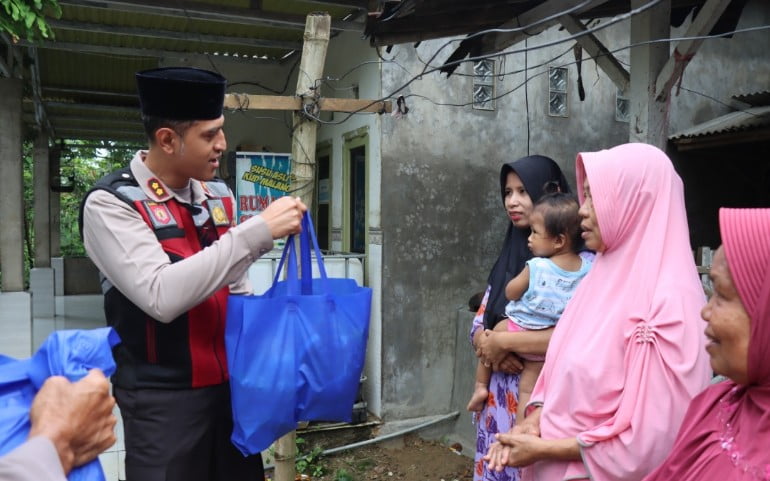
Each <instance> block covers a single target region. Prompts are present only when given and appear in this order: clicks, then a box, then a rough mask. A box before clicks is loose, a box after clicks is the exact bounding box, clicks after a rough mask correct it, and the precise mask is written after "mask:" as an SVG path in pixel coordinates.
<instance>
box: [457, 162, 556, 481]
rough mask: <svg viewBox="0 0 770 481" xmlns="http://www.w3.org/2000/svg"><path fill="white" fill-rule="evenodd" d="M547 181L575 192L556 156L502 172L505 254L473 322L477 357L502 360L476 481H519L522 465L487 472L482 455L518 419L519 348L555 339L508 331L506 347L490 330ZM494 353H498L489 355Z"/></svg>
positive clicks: (524, 256)
mask: <svg viewBox="0 0 770 481" xmlns="http://www.w3.org/2000/svg"><path fill="white" fill-rule="evenodd" d="M548 182H557V183H558V184H559V189H560V190H561V191H562V192H570V188H569V185H568V184H567V181H566V179H565V178H564V174H563V173H562V172H561V169H559V166H558V165H556V162H554V161H553V160H552V159H550V158H548V157H544V156H542V155H531V156H528V157H523V158H521V159H519V160H516V161H514V162H509V163H506V164H503V166H502V169H501V170H500V193H501V196H502V200H503V206H504V207H505V210H506V213H507V214H508V217H509V218H510V220H511V222H510V224H508V230H507V232H506V234H505V242H504V243H503V248H502V250H501V251H500V256H499V257H498V259H497V261H496V262H495V265H494V267H493V268H492V271H491V272H490V273H489V278H488V282H489V286H488V287H487V291H486V294H485V296H484V300H483V301H482V304H481V307H480V308H479V310H478V312H477V314H476V317H475V318H474V320H473V328H472V329H471V340H472V343H473V346H474V348H475V349H476V353H477V355H480V354H481V353H482V351H483V352H484V354H485V357H497V358H500V359H501V360H500V361H499V362H497V363H496V364H494V365H493V369H494V372H493V373H492V378H491V379H490V382H489V397H488V399H487V402H486V403H485V405H484V408H483V409H482V410H481V412H479V414H478V417H477V421H478V422H477V432H476V457H475V466H474V476H473V479H474V481H482V480H485V479H492V478H493V479H495V480H498V481H518V480H519V470H518V468H512V467H508V468H506V470H505V471H503V472H499V473H498V472H494V473H488V475H489V476H492V478H489V476H485V474H487V473H486V465H485V463H484V461H483V460H482V459H481V458H482V457H483V456H484V455H485V454H486V453H487V451H488V449H489V445H490V444H491V443H493V442H494V441H495V434H497V433H500V432H502V433H505V432H507V431H508V430H510V429H511V428H512V427H513V426H514V425H515V423H516V406H517V399H518V393H519V375H518V372H519V371H520V370H521V367H522V365H521V363H520V362H519V361H518V357H517V356H516V354H515V352H521V353H526V354H543V353H544V352H545V349H546V347H547V345H548V340H549V339H550V335H551V329H548V330H546V331H528V332H520V333H515V337H514V336H512V335H511V334H512V333H505V334H508V336H506V339H509V340H510V339H516V343H515V345H513V344H511V345H506V346H501V345H500V343H499V342H497V340H496V339H495V337H494V336H491V333H489V330H491V329H493V328H494V326H495V324H497V322H498V321H500V320H502V319H504V318H505V305H506V304H507V303H508V300H507V299H506V298H505V286H506V285H507V284H508V281H510V280H511V279H512V278H513V277H514V276H515V275H516V274H518V273H519V272H520V271H521V270H522V269H523V268H524V265H525V264H526V262H527V260H529V259H530V258H531V257H532V253H531V252H530V251H529V248H528V247H527V237H529V234H530V230H529V214H530V213H531V212H532V206H533V204H534V203H535V202H536V201H537V200H538V199H539V198H540V197H541V196H542V195H543V187H544V186H545V184H546V183H548ZM490 353H492V354H493V355H492V356H490Z"/></svg>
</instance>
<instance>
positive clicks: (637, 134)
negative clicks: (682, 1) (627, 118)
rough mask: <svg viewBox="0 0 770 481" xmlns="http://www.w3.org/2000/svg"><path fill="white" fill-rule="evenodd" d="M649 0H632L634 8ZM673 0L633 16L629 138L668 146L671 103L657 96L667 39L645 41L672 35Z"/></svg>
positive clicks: (661, 147) (663, 148) (664, 146)
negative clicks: (669, 107) (670, 20)
mask: <svg viewBox="0 0 770 481" xmlns="http://www.w3.org/2000/svg"><path fill="white" fill-rule="evenodd" d="M647 3H648V2H647V1H646V0H631V8H640V7H643V6H644V5H646V4H647ZM669 18H671V0H663V1H662V2H660V3H659V4H657V5H655V6H654V7H652V8H650V9H648V10H646V11H644V12H642V13H640V14H638V15H634V16H633V17H632V18H631V44H632V45H634V44H637V43H639V44H640V45H637V46H636V47H633V48H632V49H631V88H630V91H631V95H630V100H631V123H630V132H629V141H631V142H644V143H647V144H652V145H654V146H656V147H658V148H659V149H661V150H664V151H665V150H666V142H668V105H667V104H666V102H661V101H659V100H657V99H656V95H655V82H656V81H657V79H658V75H659V74H660V71H661V70H662V69H663V65H665V63H666V61H667V60H668V56H669V55H668V48H669V46H668V42H660V43H645V42H648V41H650V40H660V39H665V38H668V37H669V36H670V32H671V27H670V25H669V24H670V22H669Z"/></svg>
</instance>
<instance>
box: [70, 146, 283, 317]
mask: <svg viewBox="0 0 770 481" xmlns="http://www.w3.org/2000/svg"><path fill="white" fill-rule="evenodd" d="M146 155H147V153H146V151H139V152H137V154H136V155H135V156H134V158H133V159H132V160H131V173H132V174H133V175H134V178H135V179H136V181H137V182H138V184H139V187H140V188H142V190H143V191H144V192H145V194H146V195H147V196H148V198H149V199H151V200H155V201H157V202H162V201H164V200H168V199H169V198H170V197H171V196H175V194H174V192H173V190H171V189H169V188H168V187H167V186H166V185H164V184H163V183H162V182H160V181H159V180H158V181H157V184H159V185H157V187H155V188H154V189H153V188H151V187H150V184H153V185H154V184H155V182H150V180H157V178H156V177H155V175H154V174H153V173H152V171H151V170H150V169H149V168H147V166H146V165H145V164H144V162H143V160H144V158H145V156H146ZM190 187H191V193H192V198H193V203H194V204H200V203H201V202H202V201H203V200H205V199H206V198H207V195H206V191H205V189H204V187H203V186H202V183H201V182H199V181H197V180H192V182H191V185H190ZM231 196H232V193H231ZM177 200H178V201H179V202H184V203H189V202H187V201H185V200H184V199H181V198H178V197H177ZM233 205H236V204H235V200H234V199H233ZM83 241H84V244H85V247H86V250H87V252H88V255H89V257H90V258H91V260H92V261H93V262H94V264H96V267H97V268H98V269H99V271H101V273H102V274H103V275H104V276H105V277H106V278H107V279H109V281H110V282H111V283H112V284H113V285H114V286H115V287H117V288H118V289H119V290H120V291H121V292H122V293H123V294H124V295H125V296H126V297H127V298H128V299H129V300H130V301H131V302H133V303H134V304H136V305H137V306H138V307H139V308H141V309H142V310H143V311H144V312H145V313H147V314H148V315H149V316H151V317H152V318H154V319H157V320H158V321H160V322H171V321H173V320H174V319H176V318H177V317H178V316H179V315H181V314H182V313H184V312H186V311H188V310H190V308H192V307H194V306H196V305H198V304H199V303H200V302H201V301H202V300H203V299H206V298H208V297H209V296H211V295H212V294H213V293H214V292H215V291H217V290H219V289H220V288H222V287H223V286H225V285H229V286H230V292H231V293H232V294H249V293H251V285H250V284H249V281H248V277H247V270H248V268H249V266H251V264H252V263H253V262H254V261H255V260H256V259H257V258H258V257H260V256H261V255H263V254H265V253H266V252H268V251H270V250H271V249H272V248H273V238H272V235H271V233H270V229H269V228H268V227H267V224H266V223H265V222H264V220H262V218H261V217H259V216H255V217H252V218H250V219H249V220H248V221H246V222H244V223H242V224H239V225H237V226H234V227H232V228H231V229H229V230H228V231H227V232H226V233H225V234H224V235H222V236H221V237H220V238H219V240H218V241H217V242H215V243H213V244H212V245H211V246H209V247H208V248H206V249H204V250H202V251H200V252H198V253H196V254H195V255H194V256H191V257H189V258H187V259H184V260H183V261H181V262H176V263H171V261H170V260H169V257H168V255H167V254H166V253H165V252H164V251H163V249H162V247H161V245H160V243H159V242H158V240H157V238H156V236H155V233H154V232H153V231H152V230H151V229H150V228H149V227H148V226H147V224H146V223H145V221H144V220H143V219H142V217H141V215H140V214H139V212H137V211H136V210H135V209H134V208H133V207H132V206H130V205H128V204H127V203H125V202H124V201H122V200H120V199H118V198H117V197H116V196H114V195H112V194H111V193H109V192H107V191H104V190H97V191H95V192H93V193H92V194H91V195H89V196H88V199H87V201H86V204H85V209H84V212H83Z"/></svg>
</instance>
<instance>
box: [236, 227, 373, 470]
mask: <svg viewBox="0 0 770 481" xmlns="http://www.w3.org/2000/svg"><path fill="white" fill-rule="evenodd" d="M293 237H294V236H290V237H289V239H288V240H287V241H286V246H285V247H284V251H283V256H282V257H281V262H280V264H279V266H278V270H277V272H276V276H275V279H274V280H273V285H272V287H271V288H270V289H269V290H268V291H267V292H265V293H264V294H262V295H261V296H237V295H233V296H230V298H229V300H228V307H227V327H226V329H225V346H226V348H227V362H228V368H229V370H230V391H231V395H232V405H233V424H234V428H233V435H232V438H231V439H232V442H233V444H234V445H235V446H236V447H237V448H238V449H239V450H240V451H241V452H242V453H243V454H244V455H249V454H256V453H258V452H260V451H262V450H264V449H266V448H267V447H268V446H270V444H271V443H272V442H273V441H274V440H276V439H277V438H279V437H281V436H283V435H284V434H286V433H288V432H290V431H292V430H294V429H295V428H296V426H297V422H298V421H317V420H323V421H346V422H350V420H351V415H352V407H353V403H354V402H355V398H356V395H357V393H358V385H359V382H360V377H361V370H362V369H363V366H364V359H365V354H366V339H367V336H368V333H369V315H370V311H371V300H372V290H371V289H370V288H368V287H360V286H359V285H358V284H356V282H355V281H354V280H353V279H336V278H329V277H327V275H326V269H325V268H324V265H323V258H322V257H321V253H320V250H319V248H318V242H317V240H316V238H315V232H314V231H313V224H312V222H311V220H310V218H309V216H308V215H307V214H305V217H304V218H303V220H302V233H301V234H300V255H301V265H302V272H303V273H311V272H312V270H311V269H312V264H311V255H310V252H311V251H310V249H311V247H310V244H311V242H312V244H313V249H314V251H315V254H316V260H317V262H318V270H319V273H320V278H318V279H313V278H312V276H310V275H307V276H303V277H302V278H299V277H298V269H297V267H298V266H297V255H296V252H295V248H294V238H293ZM284 262H288V268H287V273H286V280H284V281H278V278H279V275H280V273H281V270H282V268H283V265H284Z"/></svg>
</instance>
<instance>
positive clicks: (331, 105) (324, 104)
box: [225, 94, 393, 113]
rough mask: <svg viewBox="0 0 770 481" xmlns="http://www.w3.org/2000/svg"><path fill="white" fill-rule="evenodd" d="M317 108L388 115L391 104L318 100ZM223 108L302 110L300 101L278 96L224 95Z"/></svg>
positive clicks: (350, 100) (369, 101)
mask: <svg viewBox="0 0 770 481" xmlns="http://www.w3.org/2000/svg"><path fill="white" fill-rule="evenodd" d="M318 106H319V108H320V109H321V110H323V111H335V112H375V113H390V112H392V111H393V104H392V103H391V102H390V101H387V100H386V101H372V100H359V99H336V98H320V99H319V100H318ZM225 108H226V109H233V110H294V111H298V110H301V109H302V99H300V98H299V97H286V96H280V95H249V94H227V95H225Z"/></svg>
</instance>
